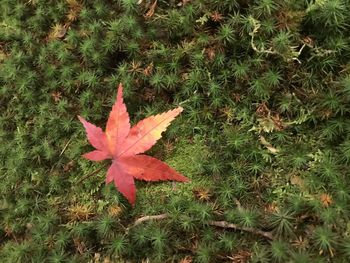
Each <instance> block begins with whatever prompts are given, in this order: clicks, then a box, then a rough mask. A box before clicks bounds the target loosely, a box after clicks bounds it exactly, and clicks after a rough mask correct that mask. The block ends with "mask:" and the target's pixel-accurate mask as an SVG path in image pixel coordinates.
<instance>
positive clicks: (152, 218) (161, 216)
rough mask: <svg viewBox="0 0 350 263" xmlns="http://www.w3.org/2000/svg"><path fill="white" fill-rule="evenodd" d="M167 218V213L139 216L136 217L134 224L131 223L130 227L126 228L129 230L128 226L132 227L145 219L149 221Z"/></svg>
mask: <svg viewBox="0 0 350 263" xmlns="http://www.w3.org/2000/svg"><path fill="white" fill-rule="evenodd" d="M165 218H168V214H161V215H155V216H143V217H140V218H139V219H136V221H135V222H134V224H132V225H131V226H130V227H128V228H127V229H126V230H127V231H129V229H130V228H133V227H135V226H137V225H139V224H141V223H143V222H145V221H150V220H162V219H165Z"/></svg>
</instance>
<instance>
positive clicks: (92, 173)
mask: <svg viewBox="0 0 350 263" xmlns="http://www.w3.org/2000/svg"><path fill="white" fill-rule="evenodd" d="M106 166H107V163H106V164H104V165H103V166H102V167H100V168H98V169H96V170H95V171H93V172H91V173H89V174H87V175H85V176H84V177H82V178H81V179H80V180H79V181H78V182H77V184H79V183H81V182H82V181H84V180H86V179H88V178H89V177H91V176H93V175H95V174H97V173H98V172H100V171H101V170H102V169H103V168H105V167H106Z"/></svg>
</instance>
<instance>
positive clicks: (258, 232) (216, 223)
mask: <svg viewBox="0 0 350 263" xmlns="http://www.w3.org/2000/svg"><path fill="white" fill-rule="evenodd" d="M209 225H211V226H217V227H221V228H232V229H235V230H240V231H244V232H248V233H251V234H254V235H260V236H263V237H265V238H267V239H270V240H273V239H274V238H273V235H272V233H271V232H266V231H262V230H260V229H257V228H253V227H244V226H239V225H236V224H232V223H229V222H226V221H209Z"/></svg>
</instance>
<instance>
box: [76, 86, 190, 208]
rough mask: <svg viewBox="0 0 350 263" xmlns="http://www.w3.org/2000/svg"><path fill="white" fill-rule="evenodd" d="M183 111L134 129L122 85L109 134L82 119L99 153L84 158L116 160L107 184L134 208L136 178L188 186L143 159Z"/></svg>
mask: <svg viewBox="0 0 350 263" xmlns="http://www.w3.org/2000/svg"><path fill="white" fill-rule="evenodd" d="M182 110H183V109H182V107H178V108H176V109H173V110H170V111H168V112H165V113H162V114H158V115H155V116H150V117H148V118H146V119H143V120H141V121H140V122H138V123H137V124H136V125H135V126H133V127H132V128H131V127H130V119H129V114H128V112H127V109H126V105H125V103H124V102H123V86H122V85H121V84H119V88H118V92H117V99H116V102H115V104H114V105H113V107H112V111H111V112H110V114H109V118H108V121H107V125H106V130H105V132H104V131H102V129H101V128H99V127H96V126H95V125H93V124H91V123H89V122H88V121H86V120H85V119H84V118H83V117H81V116H78V118H79V120H80V122H81V123H82V124H83V125H84V128H85V130H86V134H87V138H88V141H89V142H90V144H91V145H92V146H93V147H94V148H95V149H96V150H94V151H91V152H88V153H86V154H84V155H83V157H84V158H86V159H89V160H91V161H103V160H106V159H112V164H111V166H110V167H109V169H108V171H107V177H106V183H107V184H108V183H111V182H114V184H115V186H116V188H117V189H118V190H119V192H121V193H122V194H123V195H124V196H125V198H126V199H127V200H128V201H129V203H130V204H132V205H134V203H135V198H136V187H135V182H134V178H136V179H140V180H146V181H159V180H173V181H179V182H187V181H189V180H188V178H186V177H185V176H183V175H181V174H179V173H178V172H176V171H175V170H174V169H172V168H171V167H169V166H168V165H167V164H165V163H163V162H161V161H159V160H158V159H156V158H153V157H150V156H147V155H143V154H141V153H144V152H145V151H147V150H149V149H150V148H151V147H152V146H153V145H154V144H155V143H156V142H157V140H159V139H160V138H161V137H162V135H161V134H162V132H163V131H165V130H166V128H167V127H168V126H169V124H170V122H171V121H172V120H174V119H175V117H176V116H177V115H179V114H180V113H181V112H182Z"/></svg>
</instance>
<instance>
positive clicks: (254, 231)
mask: <svg viewBox="0 0 350 263" xmlns="http://www.w3.org/2000/svg"><path fill="white" fill-rule="evenodd" d="M168 217H169V215H168V214H160V215H155V216H143V217H140V218H138V219H137V220H136V221H135V222H134V224H132V225H131V226H130V227H128V228H127V229H126V230H127V231H129V229H130V228H133V227H135V226H137V225H140V224H142V223H143V222H146V221H152V220H162V219H166V218H168ZM208 224H209V225H210V226H216V227H221V228H231V229H234V230H239V231H244V232H248V233H251V234H254V235H259V236H262V237H265V238H267V239H269V240H273V239H274V237H273V235H272V233H271V232H267V231H262V230H260V229H257V228H253V227H244V226H239V225H236V224H232V223H229V222H227V221H209V222H208Z"/></svg>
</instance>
